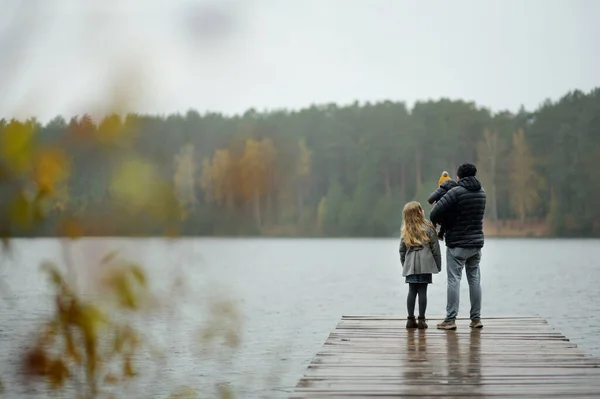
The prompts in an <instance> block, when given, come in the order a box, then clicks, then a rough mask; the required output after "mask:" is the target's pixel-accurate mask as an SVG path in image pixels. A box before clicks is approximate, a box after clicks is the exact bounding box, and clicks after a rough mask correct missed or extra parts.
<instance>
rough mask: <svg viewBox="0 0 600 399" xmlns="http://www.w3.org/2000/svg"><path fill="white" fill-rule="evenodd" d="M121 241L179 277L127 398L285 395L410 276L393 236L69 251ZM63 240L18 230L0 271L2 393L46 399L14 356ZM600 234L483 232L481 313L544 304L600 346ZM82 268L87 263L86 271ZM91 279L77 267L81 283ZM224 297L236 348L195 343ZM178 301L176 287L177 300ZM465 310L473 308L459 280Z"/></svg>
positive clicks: (131, 252) (532, 311)
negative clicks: (349, 325)
mask: <svg viewBox="0 0 600 399" xmlns="http://www.w3.org/2000/svg"><path fill="white" fill-rule="evenodd" d="M111 249H118V250H120V251H121V252H122V253H123V254H125V255H127V256H131V257H133V258H135V259H137V260H139V261H140V263H142V264H143V265H144V266H146V267H147V268H148V270H149V272H150V275H151V278H152V281H153V284H154V286H155V287H156V290H157V292H158V293H159V294H163V295H168V296H170V297H171V298H172V299H173V298H175V297H176V295H174V294H172V293H171V294H169V292H171V291H168V289H169V287H171V285H170V284H171V282H172V281H173V279H174V278H175V277H177V276H179V275H181V276H185V282H186V283H187V290H185V289H184V288H185V287H184V288H178V289H177V290H176V291H175V294H177V295H179V294H180V295H181V297H182V299H181V300H180V302H179V303H180V305H179V306H178V307H177V308H176V309H174V310H171V311H168V312H166V314H162V315H155V316H153V317H152V319H151V320H150V321H149V322H147V324H146V325H145V327H144V331H146V332H147V333H148V334H150V336H151V337H152V339H153V342H155V343H156V344H157V345H159V346H160V347H163V348H166V349H167V358H166V359H164V360H163V361H161V362H160V364H159V366H156V365H155V363H152V362H150V361H149V360H147V359H146V360H144V359H140V362H141V363H140V365H139V367H141V368H144V367H146V368H147V370H150V371H148V373H150V374H146V375H147V376H150V377H149V378H145V379H144V378H141V379H140V380H139V381H137V382H135V383H132V384H131V385H130V386H129V387H126V389H127V391H126V395H125V396H126V397H131V398H165V397H167V396H168V394H169V393H170V392H172V391H173V390H174V389H175V388H176V387H178V386H180V385H191V386H193V387H197V388H200V389H201V390H203V392H205V395H204V396H203V397H212V395H214V391H213V390H212V387H213V386H214V384H215V383H228V384H229V385H230V386H231V387H232V388H233V389H234V390H235V391H236V392H237V394H238V397H240V398H283V397H287V395H288V394H289V393H290V392H291V391H292V390H293V387H294V385H295V383H296V380H297V379H298V378H299V377H300V376H301V375H302V373H303V370H304V368H305V367H306V366H307V365H308V363H309V362H310V360H311V358H312V356H313V355H314V354H315V353H316V352H317V351H318V350H319V348H320V347H321V345H322V343H323V342H324V340H325V339H326V338H327V336H328V334H329V332H330V331H331V330H332V329H333V328H334V327H335V326H336V324H337V322H338V320H339V319H340V317H341V316H342V315H359V314H371V315H374V314H382V315H398V316H401V317H405V315H406V314H405V296H406V291H407V287H406V285H405V284H404V282H403V279H402V277H401V275H400V264H399V263H400V262H399V256H398V240H392V239H390V240H388V239H380V240H375V239H372V240H370V239H358V240H338V239H330V240H320V239H314V240H311V239H306V240H301V239H298V240H287V239H187V240H181V241H178V242H171V243H168V242H166V241H163V240H159V239H143V240H126V239H90V240H83V241H82V242H80V243H79V244H77V245H76V246H75V247H74V248H73V249H72V251H73V258H74V260H75V263H76V264H77V265H80V266H78V267H81V268H82V269H85V268H87V269H90V267H89V265H93V264H94V263H95V262H97V260H98V259H99V258H100V257H101V256H102V255H103V254H104V253H106V252H107V251H108V250H111ZM61 259H62V252H61V246H60V244H59V242H58V241H57V240H50V239H49V240H22V241H16V242H15V247H14V253H13V255H12V258H11V259H6V258H5V259H4V260H3V264H2V269H1V274H2V278H3V285H4V287H3V289H2V292H3V294H4V299H5V300H4V301H3V302H1V306H2V307H1V308H0V316H1V317H2V327H1V328H0V356H2V361H0V375H2V377H3V379H4V382H5V385H6V388H7V395H6V397H8V398H23V397H30V398H38V397H39V398H43V397H48V396H49V395H48V394H47V393H46V391H45V390H44V389H43V387H42V386H41V387H39V388H38V389H36V390H28V391H25V390H24V388H23V387H22V384H20V383H19V381H20V377H19V375H18V372H17V368H16V367H15V364H17V362H18V359H19V354H20V352H21V350H22V348H23V347H24V345H25V344H26V342H27V339H28V334H30V333H31V331H33V330H34V329H35V327H36V325H37V323H39V322H40V320H42V318H43V317H44V316H45V315H46V314H48V312H49V310H50V309H51V308H52V302H51V297H50V291H49V288H48V287H49V286H48V284H47V282H46V279H45V276H44V275H43V274H41V273H40V272H39V265H40V263H41V262H42V261H43V260H54V261H57V262H60V261H61ZM597 259H600V241H598V240H504V239H488V240H487V242H486V246H485V248H484V252H483V259H482V265H481V268H482V270H481V274H482V284H483V295H484V296H483V317H485V316H498V315H541V316H544V317H547V318H548V319H549V321H550V323H551V324H552V325H553V326H554V327H556V328H557V329H558V330H560V331H561V332H562V333H564V334H565V335H567V336H568V337H569V338H571V340H572V341H573V342H575V343H577V344H578V345H579V346H580V347H581V348H583V349H584V350H586V351H587V352H589V353H590V354H593V355H597V356H600V299H599V295H600V264H598V261H597ZM443 267H444V271H443V272H442V273H441V274H440V275H437V276H435V277H434V284H433V285H432V286H431V287H430V291H429V307H428V315H429V317H433V316H440V315H443V313H444V309H445V298H446V296H445V283H446V277H445V260H444V266H443ZM87 269H86V270H87ZM86 281H87V280H86V278H85V276H81V275H80V283H81V284H82V286H84V285H85V282H86ZM215 296H219V297H226V298H231V299H233V300H234V301H235V303H236V304H237V306H238V308H239V310H240V312H241V313H242V315H243V324H242V325H241V326H240V329H241V330H242V332H243V341H242V344H241V347H240V348H239V349H238V350H237V351H236V352H235V353H232V354H230V353H227V352H219V351H217V352H215V351H213V352H207V351H200V350H199V349H198V347H197V339H195V338H193V337H194V336H197V335H196V334H197V328H198V327H199V326H201V325H202V324H203V323H204V322H205V320H204V315H206V304H207V300H208V298H214V297H215ZM175 299H176V298H175ZM461 300H462V301H461V307H460V315H459V316H467V315H468V309H469V301H468V286H467V284H466V279H464V278H463V284H462V293H461Z"/></svg>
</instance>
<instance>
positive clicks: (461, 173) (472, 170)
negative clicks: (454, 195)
mask: <svg viewBox="0 0 600 399" xmlns="http://www.w3.org/2000/svg"><path fill="white" fill-rule="evenodd" d="M456 175H457V176H458V178H459V179H463V178H465V177H470V176H475V175H477V168H476V167H475V165H473V164H472V163H463V164H462V165H460V166H459V167H458V171H456Z"/></svg>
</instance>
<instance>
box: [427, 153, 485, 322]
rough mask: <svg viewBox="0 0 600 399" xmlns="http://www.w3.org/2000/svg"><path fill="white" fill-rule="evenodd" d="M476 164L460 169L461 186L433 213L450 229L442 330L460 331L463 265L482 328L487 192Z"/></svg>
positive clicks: (474, 312) (475, 317)
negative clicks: (458, 329)
mask: <svg viewBox="0 0 600 399" xmlns="http://www.w3.org/2000/svg"><path fill="white" fill-rule="evenodd" d="M476 174H477V168H476V167H475V165H473V164H470V163H465V164H463V165H460V166H459V168H458V171H457V175H458V186H456V187H454V188H452V189H450V190H449V191H448V192H447V193H446V194H445V195H444V196H443V197H442V198H440V200H439V201H438V202H437V203H436V204H435V206H434V207H433V209H432V210H431V214H430V215H429V219H430V220H431V222H432V223H435V224H440V225H442V224H443V225H444V228H445V229H446V232H445V240H446V271H447V274H448V294H447V295H448V298H447V304H446V318H445V319H444V321H443V322H442V323H440V324H438V325H437V328H439V329H442V330H456V323H455V320H456V316H457V314H458V305H459V300H460V279H461V276H462V271H463V268H464V269H465V271H466V274H467V281H468V282H469V296H470V299H471V324H470V327H471V328H482V327H483V324H482V323H481V281H480V273H479V261H480V260H481V248H483V241H484V237H483V215H484V213H485V204H486V194H485V190H484V189H483V188H482V186H481V182H480V181H479V180H478V179H477V177H476Z"/></svg>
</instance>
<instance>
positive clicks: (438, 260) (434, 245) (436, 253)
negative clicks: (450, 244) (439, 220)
mask: <svg viewBox="0 0 600 399" xmlns="http://www.w3.org/2000/svg"><path fill="white" fill-rule="evenodd" d="M429 248H430V249H431V253H432V254H433V260H435V264H436V265H437V268H438V270H439V271H440V272H441V271H442V251H441V250H440V242H439V240H438V236H437V234H436V232H435V230H433V231H432V234H430V235H429Z"/></svg>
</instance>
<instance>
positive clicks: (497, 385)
mask: <svg viewBox="0 0 600 399" xmlns="http://www.w3.org/2000/svg"><path fill="white" fill-rule="evenodd" d="M440 321H441V320H439V319H432V320H428V324H429V328H428V329H427V330H407V329H406V328H405V324H406V319H399V318H394V317H381V316H345V317H343V318H342V320H341V321H340V323H339V324H338V326H337V327H336V329H335V330H334V331H333V332H332V333H331V334H330V335H329V338H328V339H327V341H326V342H325V344H324V345H323V347H322V349H321V351H320V352H319V353H317V355H316V356H315V357H314V359H313V360H312V362H311V364H310V365H309V366H308V369H307V370H306V372H305V375H304V377H303V378H302V379H301V380H300V381H299V382H298V385H297V386H296V390H295V392H294V393H293V394H292V396H291V398H298V399H300V398H332V397H338V398H342V397H352V398H357V397H378V398H397V397H419V398H438V399H439V398H457V397H458V398H460V397H505V398H600V359H598V358H593V357H591V356H588V355H586V354H585V353H584V352H582V351H581V350H579V349H578V348H577V346H576V345H575V344H573V343H571V342H569V340H568V339H567V338H566V337H565V336H563V335H562V334H561V333H560V332H558V331H556V330H554V329H553V328H552V327H551V326H550V325H548V323H547V322H546V320H544V319H542V318H538V317H498V318H488V319H483V320H482V322H483V323H484V328H483V329H477V330H473V329H471V328H469V320H468V319H467V320H465V319H459V320H457V322H456V324H457V326H458V329H457V330H456V331H443V330H437V329H436V327H435V326H436V324H437V323H438V322H440Z"/></svg>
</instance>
